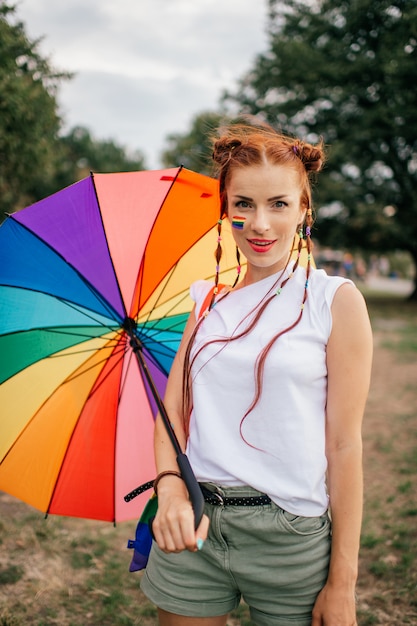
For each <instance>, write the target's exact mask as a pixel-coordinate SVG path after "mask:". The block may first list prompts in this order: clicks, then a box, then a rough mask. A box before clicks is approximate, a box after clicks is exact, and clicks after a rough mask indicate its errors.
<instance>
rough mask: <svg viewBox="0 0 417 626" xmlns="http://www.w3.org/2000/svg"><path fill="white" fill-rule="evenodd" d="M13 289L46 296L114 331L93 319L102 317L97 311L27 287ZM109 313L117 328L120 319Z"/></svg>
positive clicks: (2, 285) (111, 329)
mask: <svg viewBox="0 0 417 626" xmlns="http://www.w3.org/2000/svg"><path fill="white" fill-rule="evenodd" d="M0 286H1V287H11V285H5V284H0ZM13 289H21V290H22V291H27V292H29V293H38V294H41V295H47V296H48V297H50V298H52V299H53V300H56V301H57V302H61V303H62V304H63V305H65V306H67V307H68V308H69V309H73V310H74V311H76V312H77V313H80V314H81V315H84V316H85V317H86V318H87V319H90V320H92V321H93V322H96V324H97V325H99V326H101V327H102V328H105V329H107V330H109V331H113V330H114V327H112V326H109V325H108V324H103V322H102V321H101V319H99V318H98V317H95V315H96V316H100V317H103V316H102V314H100V313H99V312H98V311H92V310H91V309H89V308H87V307H86V306H84V305H82V304H78V303H77V302H72V301H71V300H66V299H65V298H63V297H61V296H57V295H54V294H47V293H45V292H43V291H39V290H37V289H29V288H28V287H22V286H19V287H15V286H13ZM87 312H88V313H87ZM110 312H111V313H112V314H113V315H112V319H114V322H115V324H117V325H118V326H119V325H120V322H121V320H120V317H119V316H118V315H117V317H115V316H114V313H115V311H114V310H112V311H110ZM78 325H79V324H78ZM41 328H42V327H40V329H41ZM40 329H39V330H40ZM16 332H20V331H16ZM9 334H12V333H9Z"/></svg>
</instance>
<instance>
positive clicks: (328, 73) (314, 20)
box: [226, 0, 417, 297]
mask: <svg viewBox="0 0 417 626" xmlns="http://www.w3.org/2000/svg"><path fill="white" fill-rule="evenodd" d="M268 32H269V49H268V50H267V52H266V53H265V54H261V55H259V56H258V57H257V59H256V61H255V64H254V67H253V69H252V70H251V71H250V72H248V74H247V75H246V76H245V77H244V78H243V79H242V80H241V81H240V83H239V86H238V89H237V91H236V93H234V94H230V93H229V94H227V96H226V98H227V100H229V102H234V103H238V105H239V107H240V110H243V111H244V112H248V113H252V114H260V115H262V116H263V117H264V118H265V119H266V120H267V121H269V122H270V123H272V124H273V125H274V126H275V127H279V128H281V129H283V130H284V131H286V132H289V133H293V134H296V135H301V136H302V137H304V138H306V139H308V140H313V141H314V140H316V139H318V137H319V136H322V137H323V138H324V140H325V143H326V144H328V145H329V161H328V165H327V168H326V170H325V172H324V174H323V175H322V179H321V180H322V183H321V184H320V186H319V188H318V195H317V200H318V203H317V204H318V206H321V207H322V209H321V211H319V217H320V219H319V222H318V227H317V231H316V237H317V238H318V239H319V240H321V241H323V242H325V243H327V244H332V245H333V246H335V247H337V246H350V247H357V248H358V247H362V248H368V249H373V250H378V251H387V250H395V249H397V250H407V251H408V252H409V253H410V254H411V255H412V257H413V259H414V261H415V263H416V264H417V194H416V189H417V109H416V103H417V0H310V1H309V2H304V1H301V0H300V1H299V0H269V28H268ZM320 213H321V215H320ZM414 295H415V296H416V297H417V291H416V292H415V294H414Z"/></svg>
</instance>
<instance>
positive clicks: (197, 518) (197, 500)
mask: <svg viewBox="0 0 417 626" xmlns="http://www.w3.org/2000/svg"><path fill="white" fill-rule="evenodd" d="M177 463H178V467H179V468H180V472H181V476H182V478H183V480H184V482H185V485H186V487H187V490H188V493H189V495H190V501H191V506H192V507H193V511H194V528H195V529H196V530H197V528H198V527H199V525H200V522H201V518H202V517H203V512H204V496H203V493H202V491H201V489H200V485H199V484H198V482H197V479H196V477H195V475H194V472H193V470H192V469H191V465H190V461H189V460H188V457H187V456H186V455H185V454H179V455H178V456H177Z"/></svg>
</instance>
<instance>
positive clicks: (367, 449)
mask: <svg viewBox="0 0 417 626" xmlns="http://www.w3.org/2000/svg"><path fill="white" fill-rule="evenodd" d="M405 325H406V322H405V321H401V320H398V321H397V320H387V321H384V320H383V319H379V320H378V319H377V320H375V322H374V341H375V351H374V364H373V373H372V384H371V390H370V394H369V400H368V404H367V410H366V415H365V421H364V429H363V433H364V476H365V515H364V530H363V534H364V539H363V544H364V547H363V549H362V552H361V567H360V579H359V585H358V597H359V609H360V612H361V615H362V619H361V620H360V621H359V624H360V626H368V624H369V625H371V624H378V625H381V626H394V625H395V626H400V625H401V626H403V625H405V624H414V625H416V624H417V565H416V548H417V545H416V544H417V530H416V528H417V520H416V517H415V516H416V515H417V486H416V479H417V476H416V472H417V358H416V352H409V351H407V348H406V347H405V348H404V349H403V350H398V332H399V331H400V332H401V330H402V328H403V327H404V326H405ZM394 345H396V346H397V349H393V346H394ZM413 518H414V519H413Z"/></svg>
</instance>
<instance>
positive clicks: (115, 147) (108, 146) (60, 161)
mask: <svg viewBox="0 0 417 626" xmlns="http://www.w3.org/2000/svg"><path fill="white" fill-rule="evenodd" d="M57 148H58V151H59V155H58V157H57V158H56V166H55V167H56V171H55V174H54V179H53V185H54V187H55V189H53V190H51V189H48V190H47V189H44V190H43V192H42V194H41V195H43V196H44V195H47V193H51V192H52V191H56V190H57V189H61V188H62V187H66V186H67V185H71V184H72V183H73V182H75V181H77V180H80V179H81V178H84V177H85V176H88V175H89V173H90V172H101V173H105V172H132V171H135V170H143V169H145V161H144V157H143V155H142V153H141V152H140V151H135V152H133V153H132V154H128V152H127V151H126V149H125V148H124V147H123V146H120V145H119V144H118V143H116V142H115V141H113V140H112V139H104V140H103V139H96V138H95V137H93V136H92V134H91V132H90V131H89V130H88V129H87V128H84V127H83V126H76V127H74V128H72V129H71V130H70V131H69V132H68V133H67V134H66V135H63V136H62V137H60V138H59V141H58V145H57Z"/></svg>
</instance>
